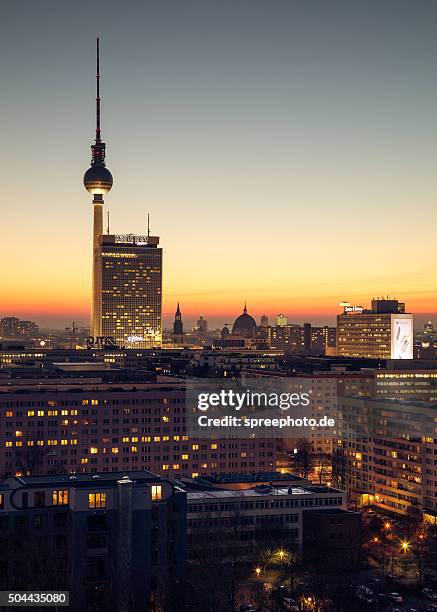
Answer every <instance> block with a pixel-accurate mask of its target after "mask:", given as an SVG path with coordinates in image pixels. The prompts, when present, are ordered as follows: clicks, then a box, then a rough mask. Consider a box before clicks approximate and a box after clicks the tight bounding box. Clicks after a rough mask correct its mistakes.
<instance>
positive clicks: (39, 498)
mask: <svg viewBox="0 0 437 612" xmlns="http://www.w3.org/2000/svg"><path fill="white" fill-rule="evenodd" d="M33 502H34V506H36V507H37V508H41V507H42V506H45V502H46V500H45V491H35V494H34V498H33Z"/></svg>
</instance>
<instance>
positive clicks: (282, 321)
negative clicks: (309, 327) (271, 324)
mask: <svg viewBox="0 0 437 612" xmlns="http://www.w3.org/2000/svg"><path fill="white" fill-rule="evenodd" d="M286 325H288V319H287V317H286V316H285V315H283V314H278V315H277V317H276V326H277V327H285V326H286Z"/></svg>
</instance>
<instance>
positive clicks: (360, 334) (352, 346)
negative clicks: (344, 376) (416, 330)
mask: <svg viewBox="0 0 437 612" xmlns="http://www.w3.org/2000/svg"><path fill="white" fill-rule="evenodd" d="M337 355H338V356H344V357H366V358H376V359H412V358H413V315H411V314H408V313H405V304H402V303H400V302H398V301H397V300H379V299H378V300H372V307H371V309H369V310H366V309H364V308H362V307H361V306H350V305H346V306H345V307H344V312H343V314H340V315H337Z"/></svg>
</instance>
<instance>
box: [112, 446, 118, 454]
mask: <svg viewBox="0 0 437 612" xmlns="http://www.w3.org/2000/svg"><path fill="white" fill-rule="evenodd" d="M111 452H112V453H113V454H114V455H116V454H117V453H118V448H117V447H116V446H114V448H111Z"/></svg>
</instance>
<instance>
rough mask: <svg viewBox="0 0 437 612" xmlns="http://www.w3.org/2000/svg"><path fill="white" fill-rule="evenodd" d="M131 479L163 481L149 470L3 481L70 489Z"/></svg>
mask: <svg viewBox="0 0 437 612" xmlns="http://www.w3.org/2000/svg"><path fill="white" fill-rule="evenodd" d="M126 477H127V478H129V479H130V480H132V481H134V482H146V481H150V482H156V481H160V480H163V479H162V478H161V477H160V476H157V475H156V474H153V473H152V472H148V471H147V470H141V471H123V472H122V471H120V472H98V473H91V472H88V473H81V474H70V475H67V474H54V475H51V474H47V475H41V476H12V477H11V478H7V479H6V480H4V481H3V483H2V484H3V485H6V486H8V485H9V486H13V487H17V486H25V487H43V486H58V485H59V486H66V485H68V486H70V487H82V486H85V485H93V486H96V485H97V484H99V485H101V484H103V485H106V486H108V485H111V484H115V483H116V482H117V481H118V480H122V479H123V478H126Z"/></svg>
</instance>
